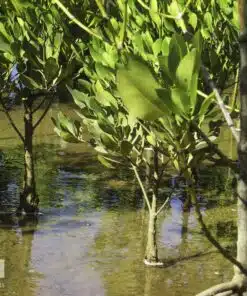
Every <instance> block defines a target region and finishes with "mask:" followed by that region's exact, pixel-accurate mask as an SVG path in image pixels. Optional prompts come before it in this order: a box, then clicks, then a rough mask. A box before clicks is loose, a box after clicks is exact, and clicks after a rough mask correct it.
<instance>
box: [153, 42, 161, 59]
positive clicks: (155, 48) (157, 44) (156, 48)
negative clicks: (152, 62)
mask: <svg viewBox="0 0 247 296" xmlns="http://www.w3.org/2000/svg"><path fill="white" fill-rule="evenodd" d="M162 42H163V40H162V39H157V40H156V41H155V42H154V44H153V46H152V49H153V53H154V55H155V56H157V55H158V54H159V53H160V52H161V49H162Z"/></svg>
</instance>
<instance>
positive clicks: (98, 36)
mask: <svg viewBox="0 0 247 296" xmlns="http://www.w3.org/2000/svg"><path fill="white" fill-rule="evenodd" d="M53 2H54V3H55V4H57V6H58V7H59V8H60V9H61V10H62V11H63V12H64V13H65V14H66V15H67V17H68V18H69V19H70V20H71V21H72V22H74V23H75V24H77V25H78V26H79V27H80V28H81V29H83V30H84V31H86V32H87V33H88V34H90V35H92V36H94V37H96V38H98V39H100V40H103V38H102V37H101V36H100V35H98V34H97V33H95V32H94V31H92V30H91V29H89V28H88V27H87V26H85V25H83V24H82V23H81V22H80V21H79V20H78V19H77V18H76V17H75V16H74V15H73V14H72V13H70V12H69V10H68V9H67V8H66V7H65V6H64V5H63V4H62V3H61V2H60V1H59V0H53Z"/></svg>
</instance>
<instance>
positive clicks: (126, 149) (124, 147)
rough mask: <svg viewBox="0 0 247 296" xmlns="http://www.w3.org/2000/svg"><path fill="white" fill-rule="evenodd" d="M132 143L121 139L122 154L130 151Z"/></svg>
mask: <svg viewBox="0 0 247 296" xmlns="http://www.w3.org/2000/svg"><path fill="white" fill-rule="evenodd" d="M132 148H133V145H132V144H131V143H130V142H129V141H126V140H123V141H121V144H120V151H121V153H122V154H123V155H124V156H128V155H129V154H130V153H131V151H132Z"/></svg>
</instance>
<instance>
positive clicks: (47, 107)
mask: <svg viewBox="0 0 247 296" xmlns="http://www.w3.org/2000/svg"><path fill="white" fill-rule="evenodd" d="M54 97H55V96H52V97H51V99H50V101H49V103H48V105H47V106H46V108H45V110H44V112H43V114H42V115H41V116H40V118H39V119H38V120H37V122H36V123H35V124H34V125H33V130H35V129H36V127H37V126H38V125H39V124H40V122H41V121H42V120H43V118H44V117H45V116H46V113H47V112H48V110H49V109H50V107H51V104H52V102H53V100H54Z"/></svg>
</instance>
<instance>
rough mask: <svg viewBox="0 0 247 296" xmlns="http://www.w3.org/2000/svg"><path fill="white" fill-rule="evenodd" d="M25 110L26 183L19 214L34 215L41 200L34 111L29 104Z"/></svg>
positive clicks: (25, 106)
mask: <svg viewBox="0 0 247 296" xmlns="http://www.w3.org/2000/svg"><path fill="white" fill-rule="evenodd" d="M24 108H25V113H24V124H25V134H24V182H23V191H22V193H21V195H20V205H19V208H18V212H19V213H20V212H22V210H24V211H25V212H26V213H34V212H37V211H38V204H39V199H38V196H37V193H36V185H35V171H34V159H33V131H34V129H33V118H32V110H31V108H30V106H28V104H27V103H25V104H24Z"/></svg>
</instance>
